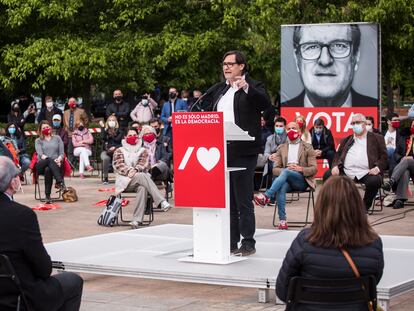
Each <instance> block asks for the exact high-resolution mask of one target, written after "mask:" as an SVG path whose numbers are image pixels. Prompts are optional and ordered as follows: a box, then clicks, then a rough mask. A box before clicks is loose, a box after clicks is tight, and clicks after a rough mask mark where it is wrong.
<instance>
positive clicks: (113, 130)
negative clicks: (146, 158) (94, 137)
mask: <svg viewBox="0 0 414 311" xmlns="http://www.w3.org/2000/svg"><path fill="white" fill-rule="evenodd" d="M99 125H100V126H101V139H102V143H103V145H102V152H101V159H102V176H103V183H104V185H106V184H108V172H109V165H110V164H111V162H112V157H113V155H114V152H115V150H116V149H117V148H119V147H121V141H122V138H123V131H121V130H120V129H119V123H118V119H117V118H116V116H114V115H111V116H109V117H108V119H107V120H106V122H105V123H104V122H103V121H100V122H99Z"/></svg>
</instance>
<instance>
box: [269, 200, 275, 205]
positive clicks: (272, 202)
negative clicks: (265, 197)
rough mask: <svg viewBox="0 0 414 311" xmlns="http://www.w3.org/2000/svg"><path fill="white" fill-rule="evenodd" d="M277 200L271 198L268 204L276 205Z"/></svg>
mask: <svg viewBox="0 0 414 311" xmlns="http://www.w3.org/2000/svg"><path fill="white" fill-rule="evenodd" d="M275 205H276V202H275V201H273V200H270V201H269V203H267V206H275Z"/></svg>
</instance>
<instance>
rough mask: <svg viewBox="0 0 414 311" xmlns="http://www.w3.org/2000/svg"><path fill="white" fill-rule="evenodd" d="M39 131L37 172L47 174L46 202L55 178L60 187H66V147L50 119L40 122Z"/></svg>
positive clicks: (36, 144)
mask: <svg viewBox="0 0 414 311" xmlns="http://www.w3.org/2000/svg"><path fill="white" fill-rule="evenodd" d="M37 133H38V136H39V137H38V138H37V139H36V141H35V149H36V153H37V163H36V174H44V176H45V194H46V203H50V202H51V198H50V194H51V192H52V183H53V178H55V180H56V184H57V186H58V187H59V188H61V189H64V188H65V185H64V182H63V174H62V172H63V169H62V165H63V160H64V156H65V155H64V147H63V142H62V139H61V138H60V137H59V136H57V135H52V127H51V126H50V124H49V122H48V121H46V120H44V121H41V122H40V123H39V126H38V130H37Z"/></svg>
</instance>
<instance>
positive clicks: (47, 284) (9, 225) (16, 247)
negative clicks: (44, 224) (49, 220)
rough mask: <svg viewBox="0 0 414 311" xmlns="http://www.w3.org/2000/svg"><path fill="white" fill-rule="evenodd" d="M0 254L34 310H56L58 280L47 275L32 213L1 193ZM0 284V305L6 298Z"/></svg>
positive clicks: (46, 257) (59, 292) (48, 269)
mask: <svg viewBox="0 0 414 311" xmlns="http://www.w3.org/2000/svg"><path fill="white" fill-rule="evenodd" d="M0 253H1V254H5V255H7V256H8V257H9V259H10V261H11V263H12V265H13V267H14V269H15V270H16V273H17V275H18V277H19V279H20V280H21V283H22V288H23V291H24V292H25V294H26V297H27V298H28V300H29V303H30V304H31V305H32V308H33V309H34V310H36V311H38V310H44V311H50V310H56V309H57V307H58V306H60V305H61V304H62V303H63V297H62V295H63V292H62V288H61V285H60V283H59V282H58V281H57V280H56V279H55V278H50V275H51V273H52V262H51V260H50V257H49V255H48V253H47V252H46V249H45V248H44V246H43V242H42V236H41V234H40V230H39V224H38V222H37V217H36V214H35V213H34V212H33V211H32V210H31V209H30V208H28V207H26V206H24V205H21V204H19V203H17V202H14V201H11V200H10V199H9V197H8V196H7V195H5V194H4V193H0ZM1 284H2V283H1V281H0V297H1V298H0V305H1V304H4V303H7V302H8V299H10V297H8V296H7V295H4V291H5V290H6V289H5V286H2V285H1Z"/></svg>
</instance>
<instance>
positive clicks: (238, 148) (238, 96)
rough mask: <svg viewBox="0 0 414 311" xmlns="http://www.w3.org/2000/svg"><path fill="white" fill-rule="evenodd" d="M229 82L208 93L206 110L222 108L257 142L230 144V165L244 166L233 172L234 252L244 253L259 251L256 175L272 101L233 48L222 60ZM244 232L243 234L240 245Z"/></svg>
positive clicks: (211, 89)
mask: <svg viewBox="0 0 414 311" xmlns="http://www.w3.org/2000/svg"><path fill="white" fill-rule="evenodd" d="M222 68H223V76H224V78H225V81H223V82H219V83H217V84H215V85H213V86H212V87H211V88H210V89H209V90H208V91H207V93H206V95H205V97H206V102H207V103H208V104H207V105H205V109H204V110H207V111H222V112H223V116H224V121H225V122H232V123H235V124H236V125H237V126H239V127H240V128H241V129H243V130H244V131H247V132H248V134H249V135H250V136H252V137H254V138H255V140H254V141H231V142H230V143H228V144H227V165H228V166H229V167H244V168H246V169H245V170H243V171H236V172H232V173H231V174H230V251H231V252H232V253H234V254H238V255H240V256H248V255H252V254H254V253H255V252H256V248H255V244H256V241H255V240H254V233H255V231H256V220H255V216H254V205H253V202H252V200H253V191H254V187H253V178H254V170H255V168H256V163H257V155H258V154H259V153H260V152H261V126H260V118H261V112H262V111H263V110H265V109H267V108H269V107H270V100H269V97H268V95H267V94H266V90H265V88H264V86H263V84H262V83H261V82H258V81H255V80H253V79H251V78H250V77H249V75H248V73H247V62H246V58H245V57H244V55H243V54H242V53H241V52H240V51H229V52H227V53H225V54H224V56H223V59H222ZM240 235H241V236H242V237H243V239H242V241H241V246H240V248H238V243H239V241H240Z"/></svg>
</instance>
